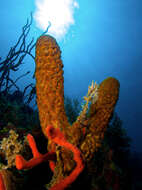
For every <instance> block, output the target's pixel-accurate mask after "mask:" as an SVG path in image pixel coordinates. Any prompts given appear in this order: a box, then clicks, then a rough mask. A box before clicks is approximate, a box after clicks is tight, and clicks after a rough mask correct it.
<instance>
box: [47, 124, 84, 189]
mask: <svg viewBox="0 0 142 190" xmlns="http://www.w3.org/2000/svg"><path fill="white" fill-rule="evenodd" d="M46 133H47V136H48V138H49V139H50V140H51V141H53V142H54V143H56V144H57V145H60V146H62V147H65V148H67V149H68V150H71V151H72V152H73V154H74V157H73V159H74V160H75V162H76V167H75V169H74V170H73V171H72V172H71V174H70V175H69V176H67V177H66V178H65V179H62V180H61V181H60V182H59V183H57V184H55V185H54V186H53V187H51V188H50V190H63V189H65V188H67V187H68V186H69V185H70V184H71V183H72V182H73V181H75V180H76V178H77V177H78V175H79V174H80V173H81V172H82V170H83V169H84V164H83V160H82V157H81V152H80V150H79V149H78V148H77V147H75V146H74V145H73V144H71V143H69V142H68V141H67V140H66V138H65V136H64V134H63V133H62V132H61V131H60V129H59V128H54V127H52V126H48V127H47V128H46Z"/></svg>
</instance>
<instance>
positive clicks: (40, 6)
mask: <svg viewBox="0 0 142 190" xmlns="http://www.w3.org/2000/svg"><path fill="white" fill-rule="evenodd" d="M36 8H37V9H36V11H35V13H34V19H35V21H36V24H37V27H39V28H40V29H41V30H43V31H45V30H46V28H47V27H48V25H49V22H50V23H51V27H50V28H49V30H48V33H49V34H51V35H53V36H54V37H56V38H58V39H61V38H63V37H64V36H65V34H66V33H67V31H68V29H69V27H70V26H71V25H73V24H74V23H75V20H74V10H75V8H79V4H78V3H77V2H76V1H75V0H36Z"/></svg>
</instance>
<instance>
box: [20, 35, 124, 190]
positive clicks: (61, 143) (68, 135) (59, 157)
mask: <svg viewBox="0 0 142 190" xmlns="http://www.w3.org/2000/svg"><path fill="white" fill-rule="evenodd" d="M35 61H36V72H35V76H36V91H37V105H38V110H39V118H40V124H41V128H42V131H43V133H44V135H45V136H46V137H47V139H48V152H49V155H50V153H56V160H55V159H48V158H47V157H46V156H45V157H44V155H41V154H40V153H38V154H37V155H38V159H39V160H40V161H39V163H40V162H41V161H45V160H46V158H47V160H50V168H51V170H52V171H53V178H52V180H51V182H50V184H49V185H48V188H49V189H51V190H54V189H56V190H63V189H65V188H67V187H68V186H69V185H70V184H71V183H72V182H73V181H75V180H76V178H77V177H78V175H79V173H81V172H82V170H83V168H84V166H87V164H88V163H89V162H91V160H92V158H93V157H94V155H95V152H96V151H97V150H98V148H99V147H100V146H101V142H102V140H103V138H104V133H105V131H106V128H107V126H108V123H109V121H110V119H111V116H112V114H113V111H114V107H115V104H116V102H117V100H118V96H119V86H120V85H119V82H118V80H117V79H115V78H112V77H109V78H107V79H105V80H104V81H103V82H102V83H101V84H100V85H99V86H98V87H97V90H96V86H94V85H92V89H91V90H94V94H93V97H92V98H91V99H89V100H91V105H90V107H88V111H87V112H86V116H85V117H84V114H83V116H82V115H81V113H80V116H79V117H78V119H77V120H76V121H75V122H74V123H73V124H72V125H70V123H69V122H68V119H67V116H66V113H65V109H64V79H63V64H62V60H61V51H60V48H59V46H58V44H57V42H56V40H55V39H54V38H53V37H51V36H49V35H45V36H41V37H40V38H39V39H38V40H37V43H36V59H35ZM88 91H89V89H88ZM96 93H97V94H96ZM91 96H92V95H91ZM96 97H97V99H96ZM87 98H89V97H86V100H87ZM84 109H86V107H85V106H84ZM32 142H33V143H32V145H31V143H30V147H31V149H32V147H33V146H34V147H36V145H35V144H34V143H35V142H34V140H32ZM34 150H35V151H36V152H37V148H35V149H34ZM34 154H35V153H34V151H33V155H34ZM43 158H44V159H43ZM51 160H52V161H51ZM16 161H17V164H16V165H17V168H18V169H20V168H19V165H20V164H23V163H26V162H25V160H24V158H23V157H22V156H19V155H17V158H16ZM30 162H31V160H30V161H29V162H28V163H26V164H25V168H26V166H27V165H28V164H29V163H30ZM31 163H32V164H31V165H30V164H29V165H28V166H34V165H36V164H38V161H37V160H36V159H34V158H33V160H32V162H31ZM78 164H80V165H79V167H78ZM21 168H23V169H24V164H23V166H22V167H21Z"/></svg>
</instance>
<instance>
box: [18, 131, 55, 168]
mask: <svg viewBox="0 0 142 190" xmlns="http://www.w3.org/2000/svg"><path fill="white" fill-rule="evenodd" d="M27 140H28V143H29V146H30V148H31V150H32V154H33V158H32V159H30V160H29V161H27V160H25V159H24V158H23V156H21V155H16V160H15V163H16V168H17V169H18V170H22V169H30V168H32V167H34V166H36V165H38V164H40V163H41V162H45V161H48V160H54V161H55V160H56V153H55V152H48V153H46V154H41V153H39V151H38V149H37V146H36V142H35V140H34V138H33V136H32V135H30V134H28V135H27Z"/></svg>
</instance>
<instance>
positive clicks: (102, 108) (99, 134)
mask: <svg viewBox="0 0 142 190" xmlns="http://www.w3.org/2000/svg"><path fill="white" fill-rule="evenodd" d="M119 87H120V84H119V81H118V80H117V79H115V78H113V77H108V78H107V79H105V80H104V81H103V82H102V83H101V84H100V86H99V89H98V100H97V101H96V103H95V104H92V105H91V107H90V116H89V117H88V119H87V121H86V123H87V126H89V127H88V134H87V135H86V138H85V139H84V141H83V143H82V144H81V150H82V152H83V155H84V159H85V160H88V161H89V160H91V158H92V156H93V153H94V152H95V151H97V150H98V148H99V147H100V146H101V142H102V140H103V138H104V133H105V131H106V128H107V126H108V124H109V121H110V119H111V117H112V114H113V111H114V108H115V104H116V102H117V100H118V96H119Z"/></svg>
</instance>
